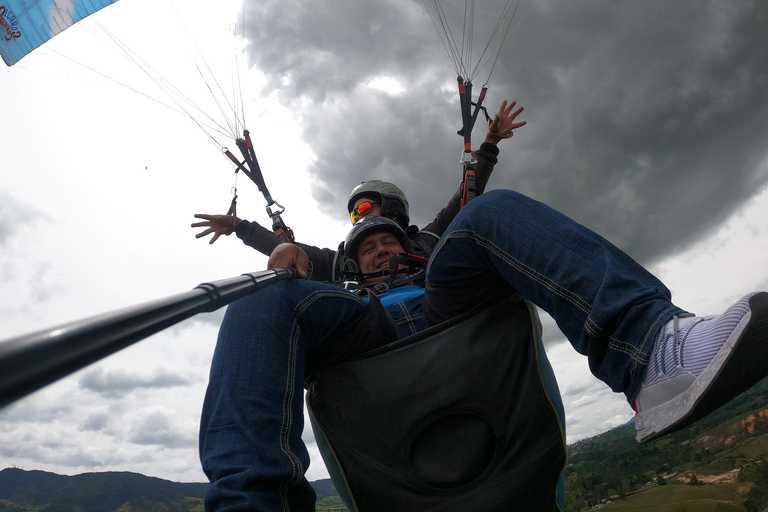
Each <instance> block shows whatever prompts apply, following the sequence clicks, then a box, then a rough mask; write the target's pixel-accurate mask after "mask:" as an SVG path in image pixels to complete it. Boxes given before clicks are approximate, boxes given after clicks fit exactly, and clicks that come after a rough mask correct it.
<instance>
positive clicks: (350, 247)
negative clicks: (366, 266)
mask: <svg viewBox="0 0 768 512" xmlns="http://www.w3.org/2000/svg"><path fill="white" fill-rule="evenodd" d="M380 231H386V232H388V233H392V234H393V235H395V236H396V237H397V239H398V241H399V242H400V245H402V246H403V249H404V250H405V252H406V253H407V254H411V253H413V244H411V240H410V239H409V238H408V237H407V236H406V234H405V231H403V228H401V227H400V226H398V225H397V223H396V222H395V221H393V220H391V219H388V218H386V217H363V218H362V219H360V220H359V221H358V222H357V223H356V224H355V225H354V226H352V229H351V230H350V231H349V234H348V235H347V238H346V240H344V254H345V255H346V257H347V258H348V259H351V260H354V261H355V262H356V260H357V249H358V247H360V244H361V243H362V242H363V240H365V239H366V237H368V235H370V234H372V233H378V232H380Z"/></svg>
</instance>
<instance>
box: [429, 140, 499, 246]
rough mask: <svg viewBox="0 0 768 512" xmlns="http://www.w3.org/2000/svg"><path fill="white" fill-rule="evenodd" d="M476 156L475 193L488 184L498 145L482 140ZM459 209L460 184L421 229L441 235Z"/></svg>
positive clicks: (483, 189)
mask: <svg viewBox="0 0 768 512" xmlns="http://www.w3.org/2000/svg"><path fill="white" fill-rule="evenodd" d="M475 155H476V156H477V163H476V164H475V187H476V188H477V195H480V194H482V193H483V192H484V191H485V186H486V185H487V184H488V179H489V178H490V177H491V173H492V172H493V168H494V166H495V165H496V163H497V162H498V161H499V159H498V155H499V147H498V146H496V145H495V144H491V143H489V142H483V143H482V144H481V145H480V148H479V149H478V150H477V151H476V152H475ZM460 209H461V186H459V188H458V189H457V190H456V192H455V193H454V194H453V197H451V199H450V200H449V201H448V204H447V205H446V206H445V208H443V209H442V210H440V213H438V214H437V217H435V220H433V221H432V222H430V223H429V224H427V226H426V227H425V228H424V229H423V231H429V232H431V233H434V234H436V235H437V236H442V234H443V233H444V232H445V230H446V228H447V227H448V225H449V224H450V223H451V221H452V220H453V219H454V217H456V215H458V213H459V210H460Z"/></svg>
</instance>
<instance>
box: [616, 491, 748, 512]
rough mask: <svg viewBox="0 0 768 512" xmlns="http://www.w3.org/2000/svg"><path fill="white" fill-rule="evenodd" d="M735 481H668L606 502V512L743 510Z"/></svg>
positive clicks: (720, 511)
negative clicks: (708, 482) (729, 482)
mask: <svg viewBox="0 0 768 512" xmlns="http://www.w3.org/2000/svg"><path fill="white" fill-rule="evenodd" d="M741 502H742V498H741V497H739V496H738V495H737V494H736V484H718V485H696V486H694V485H678V484H670V485H665V486H663V487H657V488H654V489H651V490H649V491H646V492H641V493H638V494H635V495H634V496H628V497H626V498H624V499H622V500H619V501H616V502H613V503H609V504H608V505H606V506H605V508H603V509H602V510H605V511H609V512H728V511H731V510H733V511H736V510H743V508H741Z"/></svg>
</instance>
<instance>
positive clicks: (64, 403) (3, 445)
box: [0, 0, 768, 481]
mask: <svg viewBox="0 0 768 512" xmlns="http://www.w3.org/2000/svg"><path fill="white" fill-rule="evenodd" d="M219 4H220V7H217V10H212V9H211V8H210V6H209V5H207V4H204V3H203V2H199V1H197V0H195V1H191V0H188V1H186V2H184V3H183V5H181V3H180V5H176V6H175V9H174V6H173V5H172V4H170V3H169V2H168V1H163V2H151V1H149V0H123V1H121V2H118V3H117V4H115V5H114V6H111V7H109V8H107V9H104V10H103V11H101V12H100V13H98V14H97V15H96V16H94V17H93V18H94V19H95V20H86V21H85V22H83V23H81V24H79V25H78V26H75V27H73V28H72V29H70V30H68V31H66V32H65V33H63V34H61V35H60V36H58V37H57V38H55V39H54V40H52V41H51V42H50V43H49V44H48V45H46V47H44V48H41V49H39V50H37V51H35V52H33V54H32V55H30V56H29V57H27V58H26V59H24V60H22V61H21V62H20V63H19V64H17V65H16V66H14V67H12V68H3V69H0V96H1V97H2V98H3V101H2V105H3V123H2V125H1V126H2V128H1V130H2V134H1V135H0V154H2V163H1V164H0V286H1V287H2V290H3V293H2V294H0V325H1V326H2V327H0V338H2V339H5V338H9V337H12V336H15V335H18V334H21V333H25V332H29V331H32V330H37V329H40V328H43V327H46V326H53V325H57V324H60V323H63V322H66V321H69V320H75V319H79V318H83V317H87V316H90V315H94V314H97V313H101V312H104V311H109V310H114V309H118V308H121V307H125V306H129V305H133V304H138V303H141V302H145V301H148V300H151V299H155V298H159V297H165V296H168V295H172V294H174V293H179V292H183V291H186V290H188V289H190V288H192V287H194V286H195V285H197V284H199V283H201V282H205V281H210V280H215V279H221V278H225V277H230V276H234V275H238V274H240V273H242V272H249V271H254V270H260V269H263V268H265V266H266V257H265V256H263V255H260V254H259V253H257V252H255V251H253V250H251V249H250V248H248V247H246V246H244V245H243V244H241V243H240V241H239V240H237V239H236V238H235V237H230V238H226V239H221V240H219V241H218V242H217V243H216V244H214V245H212V246H211V245H209V244H207V243H206V242H205V241H202V240H196V239H195V238H194V236H193V235H194V230H192V229H190V228H189V224H190V223H191V222H193V221H194V219H193V218H192V215H193V214H194V213H224V212H225V211H226V210H227V208H228V207H229V202H230V199H231V188H232V186H233V185H234V184H235V175H234V173H233V172H232V167H231V165H229V164H228V162H227V161H226V160H225V159H224V158H223V157H221V156H220V147H219V146H217V145H216V144H215V143H213V142H212V141H211V139H210V138H209V137H208V136H207V135H205V133H204V131H207V132H208V133H211V132H213V137H214V138H215V139H216V140H217V141H218V144H219V145H224V146H227V145H229V146H230V147H233V148H234V143H233V142H232V141H231V140H229V141H227V140H226V138H224V137H222V136H220V134H219V133H218V131H214V130H210V129H206V130H201V129H200V128H199V127H198V125H197V124H196V123H195V122H193V121H191V120H190V119H189V117H188V116H186V115H184V114H180V113H179V112H178V110H179V109H180V107H178V106H177V105H176V104H175V103H174V102H173V100H171V99H169V98H168V97H167V96H165V95H164V94H163V93H162V92H159V91H158V89H157V87H156V85H155V83H153V82H152V81H151V80H149V79H147V77H146V75H145V74H144V72H142V70H141V69H140V68H139V67H138V66H136V65H135V64H134V63H132V62H130V61H129V60H127V59H125V58H124V57H123V56H122V55H121V54H120V53H117V52H115V51H113V50H111V49H109V48H108V46H107V43H106V42H105V41H107V40H108V39H107V38H106V37H105V36H104V35H103V33H102V32H101V29H100V28H99V27H100V26H103V27H104V28H106V29H107V30H108V31H109V33H111V34H114V35H115V37H116V38H117V39H118V40H120V41H122V42H124V43H125V44H126V45H128V47H129V48H131V49H132V50H133V51H135V52H136V54H137V55H139V56H140V58H141V59H142V60H141V63H142V67H143V68H145V69H146V68H147V66H151V67H152V69H154V70H156V71H157V72H158V73H160V75H162V76H163V80H164V83H166V82H165V81H167V82H169V83H172V84H173V85H174V86H175V87H177V88H178V89H180V90H182V91H183V92H184V93H185V95H187V96H188V97H190V98H191V99H193V101H195V102H196V103H199V104H200V105H201V108H202V109H203V110H204V111H205V112H208V113H211V115H212V116H213V117H215V118H219V119H220V116H219V110H218V108H217V107H216V106H215V105H214V104H212V103H211V102H210V101H209V97H210V95H209V93H208V91H207V89H206V88H205V86H204V85H202V81H201V80H200V78H199V76H198V71H197V68H196V67H195V65H194V64H193V63H192V58H196V59H197V60H198V62H199V61H200V59H199V57H194V55H195V54H196V53H197V50H196V49H195V48H197V49H199V51H200V52H201V53H202V54H203V56H204V58H205V61H206V62H207V63H208V65H210V66H211V68H212V71H213V74H214V75H215V76H216V77H217V82H220V83H219V86H220V87H221V90H223V91H227V93H226V95H227V96H232V94H230V91H232V90H233V89H232V86H231V83H232V77H233V76H236V75H233V73H232V63H233V61H235V58H236V59H237V60H236V62H237V63H239V69H241V70H242V71H241V74H240V79H241V84H242V87H243V108H242V111H244V112H245V121H246V123H247V126H248V128H249V129H250V131H251V133H252V137H253V139H254V143H255V145H256V151H257V154H258V157H259V160H260V163H261V165H262V168H263V169H264V171H265V174H266V178H267V181H268V184H269V186H270V190H271V192H272V195H273V196H274V197H275V198H276V199H277V200H278V201H279V202H281V203H282V204H284V205H286V206H287V210H286V213H285V215H284V218H285V220H286V222H287V223H288V224H289V225H290V226H291V227H292V228H293V229H294V231H295V233H296V234H297V238H298V239H299V240H301V241H304V242H306V243H311V244H315V245H320V246H323V247H327V246H331V247H335V246H336V244H337V242H338V240H340V239H341V238H342V237H343V236H344V234H345V232H346V230H347V227H348V226H347V222H348V221H347V222H345V219H346V212H345V204H344V203H345V199H346V196H347V194H348V191H349V190H350V189H351V188H352V187H353V186H354V185H355V184H356V183H358V182H360V181H361V180H364V179H368V178H385V179H389V180H391V181H394V182H395V183H397V184H398V185H400V186H401V188H403V189H405V190H406V191H407V194H408V197H409V199H410V202H411V217H412V220H413V221H414V222H416V223H417V224H420V225H424V224H426V223H427V222H428V221H429V220H431V218H432V217H433V216H434V214H435V213H436V212H437V211H438V209H439V208H440V207H441V206H442V205H443V204H444V202H445V201H446V200H447V199H448V198H449V197H450V195H451V194H452V193H453V191H454V190H455V188H456V186H457V185H458V181H459V179H460V174H461V169H460V164H459V156H460V152H461V149H462V144H461V139H460V138H459V137H458V136H457V135H456V131H457V130H458V129H459V128H460V126H459V120H460V118H459V107H458V102H457V97H456V91H455V89H456V73H455V71H454V70H453V67H452V65H451V63H450V61H449V58H448V56H447V54H446V51H445V49H444V47H443V45H442V44H441V42H440V37H439V35H438V33H437V31H436V30H435V28H434V26H433V22H432V20H431V19H430V16H429V14H428V11H427V9H426V7H425V4H424V3H423V2H421V1H416V0H381V1H378V2H358V1H355V0H328V1H325V2H323V3H322V4H323V7H322V8H320V7H318V6H316V5H319V4H316V3H315V4H312V3H307V2H304V1H300V0H279V1H278V0H263V1H258V2H255V1H254V2H247V3H246V5H245V6H241V5H240V4H238V3H237V2H236V1H234V0H232V1H231V2H220V3H219ZM459 4H460V5H463V4H462V3H461V2H456V3H454V4H451V3H450V2H448V3H446V4H445V6H446V14H447V15H448V16H449V21H453V22H455V23H461V15H460V14H459V13H458V11H457V10H456V7H457V5H458V6H459V7H460V5H459ZM427 5H430V3H429V2H427ZM498 11H499V8H498V5H495V2H492V1H489V2H483V1H479V2H477V7H476V15H475V26H476V35H477V36H478V37H479V38H480V37H483V36H484V35H485V34H486V33H487V29H488V27H490V26H491V25H492V22H491V21H488V20H490V19H492V15H493V13H496V12H498ZM96 22H98V24H97V23H96ZM235 24H237V26H238V27H241V28H243V27H244V34H245V38H246V41H247V44H246V45H245V48H238V46H237V45H236V42H237V41H239V40H240V39H238V38H235V40H234V41H233V39H232V38H231V37H230V33H231V31H232V27H233V26H234V25H235ZM767 24H768V7H767V6H765V5H764V4H763V3H761V2H758V1H754V2H748V1H743V2H736V3H734V2H727V1H711V2H704V1H698V0H697V1H680V2H675V3H673V4H670V3H669V2H662V1H647V2H630V1H610V2H609V1H597V0H595V1H590V2H574V1H567V0H536V1H533V0H521V2H520V6H519V8H518V10H517V13H516V16H515V20H514V25H515V30H514V31H513V32H512V34H511V36H510V38H509V40H508V41H507V44H506V46H505V48H504V49H503V51H502V53H501V56H500V58H499V61H498V63H497V64H496V67H495V68H494V72H493V75H492V77H491V81H490V84H489V85H490V89H489V92H488V97H487V104H488V107H489V110H491V111H495V110H496V109H497V108H498V105H499V104H500V103H501V101H502V100H504V99H509V100H516V101H517V102H518V104H519V105H521V106H524V107H525V111H524V114H523V116H522V118H523V119H525V120H526V121H528V125H527V126H525V127H524V128H522V129H520V130H519V131H518V132H517V133H516V134H515V136H514V138H513V139H511V140H505V141H503V142H502V143H501V155H500V163H499V165H498V166H497V167H496V171H495V172H494V174H493V176H492V178H491V181H490V184H489V187H490V188H511V189H515V190H518V191H521V192H523V193H525V194H527V195H529V196H531V197H533V198H535V199H538V200H541V201H544V202H547V203H548V204H550V205H551V206H553V207H555V208H556V209H558V210H561V211H563V212H564V213H566V214H568V215H570V216H571V217H573V218H575V219H576V220H578V221H579V222H581V223H583V224H585V225H587V226H589V227H590V228H592V229H594V230H595V231H597V232H599V233H600V234H602V235H604V236H606V237H607V238H609V239H610V240H612V241H614V242H615V243H616V244H617V245H619V246H620V247H621V248H623V249H624V250H626V251H627V252H628V253H629V254H630V255H631V256H633V257H634V258H636V259H637V260H639V261H640V262H641V263H643V264H644V265H646V266H647V267H649V268H650V269H651V270H652V271H653V272H654V273H655V274H656V275H658V276H659V277H661V278H662V279H663V280H664V281H665V282H666V283H667V284H668V285H669V287H670V288H671V289H672V291H673V294H674V297H675V300H676V302H677V303H678V304H679V305H680V306H681V307H683V308H686V309H688V310H691V311H694V312H696V313H699V314H708V313H716V312H719V311H720V310H722V309H723V308H724V307H726V306H727V305H728V304H729V303H730V302H733V301H734V300H736V299H737V298H738V297H739V296H741V295H742V294H743V293H746V292H747V291H750V290H753V289H766V288H768V256H766V254H768V136H767V135H768V67H766V66H765V62H768V41H766V39H768V33H766V31H765V29H764V27H765V26H766V25H767ZM238 33H243V32H241V31H240V29H238ZM192 41H194V42H192ZM109 44H110V45H111V44H113V43H109ZM486 71H487V69H486ZM486 75H487V73H483V72H481V73H480V74H479V78H478V79H477V81H476V84H478V85H479V84H481V83H482V82H483V81H484V80H485V77H486ZM219 86H216V87H214V89H217V90H218V87H219ZM225 110H226V109H225ZM238 111H240V109H239V108H238ZM193 117H194V118H195V119H196V120H197V121H198V122H200V123H205V124H206V125H207V126H211V122H209V121H208V120H206V119H205V118H203V117H202V116H201V115H200V114H197V113H195V114H193ZM482 137H483V130H482V127H480V126H478V128H477V129H476V130H475V132H474V140H475V141H478V142H479V141H480V140H482ZM475 145H476V146H477V144H475ZM237 187H238V188H237V190H238V194H239V196H240V199H239V207H238V214H239V216H240V217H244V218H248V219H250V220H257V221H260V222H261V221H264V220H266V215H265V213H264V204H265V203H264V200H263V198H262V197H261V196H260V195H259V194H258V191H257V190H256V189H255V186H253V185H252V184H251V183H249V182H248V181H247V180H246V179H245V177H240V179H239V181H238V182H237ZM220 320H221V312H217V313H214V314H209V315H204V316H200V317H198V318H195V319H194V320H190V321H187V322H185V323H182V324H180V325H179V326H177V327H175V328H172V329H169V330H168V331H167V332H164V333H162V334H160V335H157V336H154V337H152V338H150V339H148V340H146V341H144V342H142V343H139V344H137V345H136V346H134V347H131V348H129V349H127V350H125V351H123V352H121V353H119V354H117V355H115V356H112V357H110V358H108V359H107V360H105V361H103V362H101V363H99V364H96V365H94V366H93V367H91V368H88V369H85V370H82V371H80V372H78V373H76V374H75V375H72V376H71V377H69V378H66V379H64V380H63V381H61V382H59V383H57V384H55V385H53V386H50V387H49V388H47V389H45V390H43V391H40V392H37V393H35V394H33V395H32V396H30V397H28V398H26V399H24V400H22V401H19V402H18V403H16V404H14V405H12V406H10V407H8V408H6V409H4V410H2V411H0V438H1V439H2V441H0V468H2V467H9V466H17V467H22V468H24V469H41V470H48V471H55V472H58V473H63V474H77V473H82V472H88V471H136V472H140V473H144V474H147V475H151V476H158V477H161V478H167V479H170V480H175V481H203V480H204V478H205V477H204V475H203V474H202V471H201V470H200V468H199V461H198V458H197V427H198V419H199V413H200V407H201V403H202V397H203V393H204V390H205V386H206V380H207V371H208V365H209V363H210V357H211V354H212V352H213V348H214V344H215V337H216V331H217V328H218V324H219V322H220ZM544 338H545V341H546V343H547V346H548V353H549V356H550V359H551V360H552V363H553V366H554V367H555V371H556V373H557V376H558V380H559V383H560V388H561V391H562V394H563V399H564V402H565V406H566V411H567V422H568V425H567V428H568V440H569V442H573V441H575V440H578V439H581V438H584V437H587V436H591V435H595V434H597V433H599V432H602V431H604V430H606V429H608V428H610V427H612V426H616V425H618V424H621V423H624V422H626V421H627V420H629V419H630V418H631V411H630V409H629V407H628V406H627V404H626V403H625V401H624V400H623V398H622V396H619V395H614V394H612V393H611V392H610V391H609V390H608V389H607V388H606V386H604V385H602V384H601V383H599V382H598V381H596V380H595V379H594V378H592V377H591V376H590V375H589V372H588V370H587V365H586V361H585V360H584V359H583V358H581V356H578V355H575V354H574V351H573V350H572V349H571V347H570V345H569V344H568V343H567V342H566V341H565V340H564V338H563V336H562V334H560V333H559V331H557V329H556V327H555V326H554V323H553V322H552V321H551V320H546V321H545V325H544ZM306 439H307V442H308V443H309V444H310V450H311V453H312V454H313V465H312V466H311V468H310V471H309V473H308V477H309V478H310V480H314V479H317V478H324V477H325V476H326V473H325V470H324V468H323V467H322V462H321V461H320V460H319V458H318V457H317V455H316V450H315V449H314V446H313V444H312V443H313V441H312V440H311V436H310V435H309V434H307V435H306Z"/></svg>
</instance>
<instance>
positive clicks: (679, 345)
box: [656, 313, 699, 375]
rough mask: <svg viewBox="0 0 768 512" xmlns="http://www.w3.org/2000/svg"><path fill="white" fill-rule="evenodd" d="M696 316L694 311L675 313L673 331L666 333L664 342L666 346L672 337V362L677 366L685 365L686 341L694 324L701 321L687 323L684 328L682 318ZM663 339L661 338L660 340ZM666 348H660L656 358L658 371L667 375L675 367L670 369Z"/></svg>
mask: <svg viewBox="0 0 768 512" xmlns="http://www.w3.org/2000/svg"><path fill="white" fill-rule="evenodd" d="M692 316H694V315H693V314H692V313H687V314H685V313H684V314H682V315H675V316H673V317H672V330H671V332H669V331H667V332H665V333H664V337H663V344H664V347H665V348H666V345H667V343H668V342H669V341H670V338H672V340H671V341H672V358H671V359H672V361H669V362H672V363H674V364H675V366H680V367H683V349H684V348H685V342H686V341H687V340H688V335H689V334H690V332H691V330H692V329H693V326H694V325H696V324H698V323H699V322H690V323H687V324H685V325H684V326H683V327H682V328H681V327H680V319H681V318H690V317H692ZM659 341H661V340H659ZM665 352H666V350H660V351H659V356H660V357H658V358H657V359H656V371H657V372H658V373H662V374H665V375H669V373H670V370H674V368H670V369H668V368H667V366H668V358H667V357H665V356H664V353H665Z"/></svg>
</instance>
